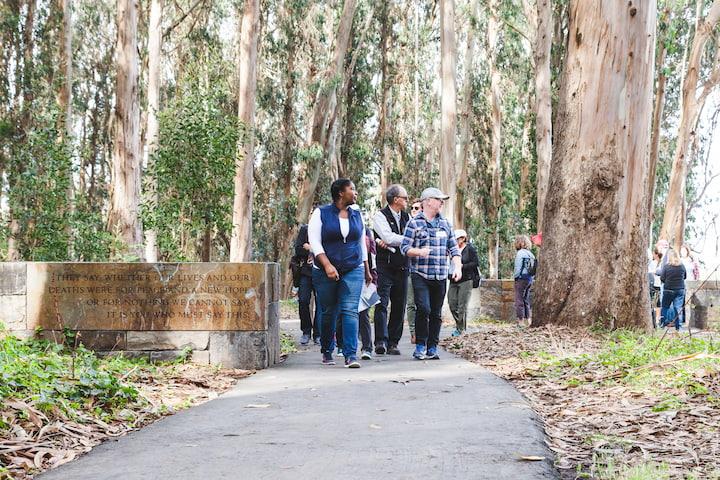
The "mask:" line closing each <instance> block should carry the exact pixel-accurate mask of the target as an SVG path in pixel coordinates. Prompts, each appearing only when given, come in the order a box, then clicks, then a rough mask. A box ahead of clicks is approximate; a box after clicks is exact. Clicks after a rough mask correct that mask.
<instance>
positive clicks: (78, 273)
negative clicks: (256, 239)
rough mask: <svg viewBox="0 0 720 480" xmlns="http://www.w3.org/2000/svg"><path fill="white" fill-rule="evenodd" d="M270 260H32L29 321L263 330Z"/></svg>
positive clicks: (90, 326) (87, 326)
mask: <svg viewBox="0 0 720 480" xmlns="http://www.w3.org/2000/svg"><path fill="white" fill-rule="evenodd" d="M264 278H265V275H264V265H263V264H247V263H244V264H237V263H181V264H120V263H118V264H113V263H37V264H28V279H27V293H28V322H29V323H30V324H32V325H33V326H40V327H43V328H47V329H58V328H62V327H68V328H71V329H77V330H265V329H266V328H267V326H266V325H265V323H266V322H265V301H266V299H265V298H264V292H265V286H264V283H263V282H264Z"/></svg>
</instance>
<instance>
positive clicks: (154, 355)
mask: <svg viewBox="0 0 720 480" xmlns="http://www.w3.org/2000/svg"><path fill="white" fill-rule="evenodd" d="M184 353H185V351H184V350H162V351H157V352H150V361H151V362H172V361H174V360H177V359H178V358H180V357H182V356H183V354H184Z"/></svg>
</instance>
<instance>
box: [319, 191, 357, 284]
mask: <svg viewBox="0 0 720 480" xmlns="http://www.w3.org/2000/svg"><path fill="white" fill-rule="evenodd" d="M347 212H348V220H349V222H350V232H349V233H348V236H347V238H343V236H342V233H340V210H339V209H338V208H337V207H336V206H335V204H333V203H331V204H329V205H324V206H322V207H320V219H321V220H322V232H321V238H322V245H323V248H324V249H325V255H327V257H328V260H330V263H332V264H333V266H334V267H335V268H336V269H337V271H338V273H345V272H349V271H350V270H353V269H355V268H357V267H358V266H360V265H362V263H363V258H362V244H361V243H360V242H361V241H364V239H363V238H362V231H363V224H362V219H361V216H360V211H359V210H355V209H353V208H348V209H347Z"/></svg>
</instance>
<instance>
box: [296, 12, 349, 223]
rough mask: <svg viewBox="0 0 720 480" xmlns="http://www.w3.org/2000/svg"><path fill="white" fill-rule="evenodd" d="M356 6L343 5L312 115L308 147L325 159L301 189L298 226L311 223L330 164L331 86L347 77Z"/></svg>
mask: <svg viewBox="0 0 720 480" xmlns="http://www.w3.org/2000/svg"><path fill="white" fill-rule="evenodd" d="M356 5H357V0H345V3H344V4H343V11H342V15H341V17H340V25H339V26H338V32H337V37H336V41H335V51H334V54H333V61H332V63H331V65H330V68H328V71H327V72H326V73H325V75H324V78H323V80H322V84H321V86H320V88H318V93H317V97H316V98H315V104H314V106H313V112H312V126H311V127H310V131H309V135H308V141H307V147H308V148H313V147H314V148H316V149H318V151H320V152H322V155H321V156H320V158H318V159H316V160H315V164H314V165H310V166H309V168H308V172H307V174H306V175H305V178H304V180H303V184H302V186H301V187H300V193H299V194H298V207H297V212H296V215H295V220H296V224H298V225H299V224H301V223H307V221H308V219H309V218H310V210H311V209H312V205H313V199H314V198H315V190H316V189H317V183H318V179H319V178H320V171H321V170H322V168H323V165H325V164H326V161H327V140H328V138H327V137H328V120H329V115H330V107H331V106H332V105H333V104H334V99H335V98H336V96H337V88H336V87H331V85H332V84H333V83H335V82H336V81H337V77H338V76H342V74H343V64H344V62H345V54H346V53H347V49H348V43H349V41H350V32H351V30H352V21H353V16H354V15H355V7H356ZM341 80H342V79H341ZM339 83H340V84H342V83H343V82H342V81H341V82H339ZM293 233H294V234H295V233H297V227H296V228H294V229H293Z"/></svg>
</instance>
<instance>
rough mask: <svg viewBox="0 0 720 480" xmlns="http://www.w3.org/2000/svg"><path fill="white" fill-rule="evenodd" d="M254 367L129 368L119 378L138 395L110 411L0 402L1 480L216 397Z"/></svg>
mask: <svg viewBox="0 0 720 480" xmlns="http://www.w3.org/2000/svg"><path fill="white" fill-rule="evenodd" d="M253 373H254V372H253V371H249V370H239V369H219V368H216V367H211V366H208V365H196V364H182V365H168V366H155V367H153V368H152V369H145V368H140V369H133V371H131V372H128V374H126V375H125V377H126V378H124V379H123V381H124V382H126V383H129V384H132V385H133V386H134V387H135V388H137V389H138V391H139V392H140V400H139V401H137V402H135V403H133V404H129V405H128V406H127V407H125V408H123V409H122V410H119V411H117V412H114V415H113V416H109V415H104V416H97V415H93V414H92V413H91V412H92V411H93V408H94V406H93V402H92V400H88V401H87V402H86V403H85V405H77V406H75V408H72V409H70V411H72V412H73V414H72V418H70V416H69V415H66V414H64V413H63V412H61V411H60V409H57V408H55V409H53V411H50V412H43V411H42V410H41V409H40V408H38V406H37V404H36V402H34V401H30V400H28V399H6V400H4V401H0V426H3V427H5V426H6V427H7V428H3V429H0V467H4V468H6V469H7V473H3V472H2V469H1V468H0V479H4V478H15V479H31V478H33V475H34V474H37V473H39V472H42V471H44V470H48V469H51V468H55V467H58V466H60V465H62V464H64V463H67V462H69V461H71V460H73V459H75V458H76V457H78V456H79V455H82V454H83V453H85V452H88V451H90V450H91V449H92V448H93V447H94V446H96V445H98V444H99V443H101V442H103V441H105V440H107V439H108V438H112V437H119V436H121V435H124V434H126V433H127V432H129V431H131V430H135V429H138V428H140V427H143V426H145V425H147V424H149V423H152V422H153V421H155V420H157V419H159V418H161V417H163V416H165V415H169V414H172V413H174V412H175V411H177V410H179V409H182V408H186V407H190V406H193V405H197V404H200V403H203V402H205V401H207V400H211V399H213V398H216V397H217V396H218V395H219V394H220V393H222V392H224V391H226V390H229V389H230V388H232V387H233V386H234V385H235V383H236V382H237V380H238V379H241V378H244V377H247V376H249V375H252V374H253Z"/></svg>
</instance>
